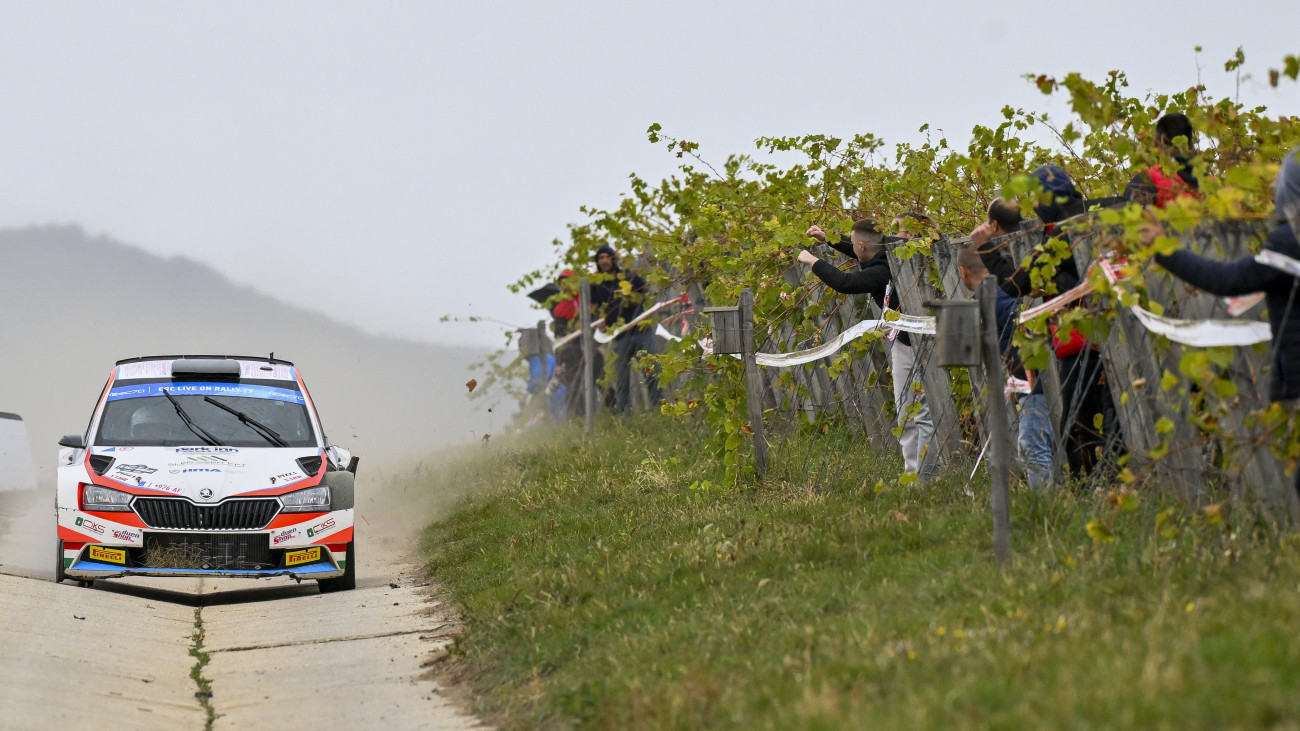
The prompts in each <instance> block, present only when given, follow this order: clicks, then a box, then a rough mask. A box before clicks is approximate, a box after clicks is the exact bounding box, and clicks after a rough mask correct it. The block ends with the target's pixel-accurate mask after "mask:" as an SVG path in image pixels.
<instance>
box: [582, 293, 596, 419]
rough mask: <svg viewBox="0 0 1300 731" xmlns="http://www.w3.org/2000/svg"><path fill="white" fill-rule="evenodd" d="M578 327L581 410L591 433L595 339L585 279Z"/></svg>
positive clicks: (594, 376) (593, 399) (593, 414)
mask: <svg viewBox="0 0 1300 731" xmlns="http://www.w3.org/2000/svg"><path fill="white" fill-rule="evenodd" d="M578 327H581V328H582V406H583V408H582V412H583V418H584V419H585V422H586V433H587V434H591V431H592V428H593V427H594V426H595V421H596V374H595V365H594V364H593V362H592V361H593V360H594V359H595V357H596V341H595V340H593V339H592V337H591V282H590V281H588V280H587V279H583V280H582V283H581V284H580V286H579V288H578Z"/></svg>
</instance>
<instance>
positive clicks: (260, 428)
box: [54, 355, 357, 591]
mask: <svg viewBox="0 0 1300 731" xmlns="http://www.w3.org/2000/svg"><path fill="white" fill-rule="evenodd" d="M59 444H60V445H61V446H62V447H63V449H62V450H60V452H59V469H58V474H59V478H58V495H57V508H58V511H57V512H58V534H59V535H58V562H57V568H56V573H55V576H54V580H55V581H62V580H63V579H65V578H66V579H76V580H79V581H82V582H90V581H93V580H95V579H103V578H109V577H119V576H234V577H241V576H242V577H262V576H280V575H288V576H291V577H293V578H295V579H298V580H302V579H316V580H317V581H318V582H319V585H320V589H321V591H337V590H341V589H352V588H355V587H356V575H357V574H356V571H357V569H356V554H355V549H354V547H353V544H354V540H353V522H352V521H353V503H354V480H355V476H356V465H357V459H356V458H355V457H353V456H352V455H351V454H349V453H348V452H347V451H346V450H344V449H340V448H338V447H336V446H334V445H333V444H331V443H330V441H329V440H328V439H327V438H326V437H325V431H324V430H323V429H322V427H321V424H320V419H319V418H318V417H317V415H316V409H315V408H314V407H313V406H312V401H311V396H310V395H308V393H307V387H306V386H305V385H303V382H302V377H301V376H300V375H299V374H298V370H297V369H296V368H294V366H293V364H292V363H289V362H287V361H283V360H276V359H274V358H248V357H240V356H211V355H200V356H193V355H188V356H156V357H147V358H131V359H128V360H123V361H118V363H117V367H116V368H114V369H113V373H112V374H111V375H110V376H109V378H108V383H107V384H106V385H105V386H104V391H103V393H102V394H101V395H100V397H99V403H98V404H96V406H95V411H94V413H93V414H92V415H91V417H90V425H89V426H88V427H87V429H86V432H85V434H84V435H83V434H71V435H68V436H65V437H64V438H63V439H61V440H59Z"/></svg>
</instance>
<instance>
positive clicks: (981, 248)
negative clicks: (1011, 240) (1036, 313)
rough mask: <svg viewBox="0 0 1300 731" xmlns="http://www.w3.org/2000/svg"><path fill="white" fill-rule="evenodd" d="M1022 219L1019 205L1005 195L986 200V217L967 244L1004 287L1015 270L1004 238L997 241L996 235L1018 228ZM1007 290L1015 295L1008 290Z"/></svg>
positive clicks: (1002, 234) (1013, 260) (1012, 231)
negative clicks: (988, 202) (987, 201)
mask: <svg viewBox="0 0 1300 731" xmlns="http://www.w3.org/2000/svg"><path fill="white" fill-rule="evenodd" d="M1023 220H1024V217H1023V216H1021V215H1020V206H1018V205H1016V204H1015V203H1014V202H1012V201H1008V200H1006V199H1005V198H995V199H994V200H993V202H992V203H990V204H989V207H988V217H987V219H985V221H984V223H981V224H980V225H979V226H976V227H975V230H974V231H972V232H971V234H970V245H971V246H973V247H974V251H975V252H976V253H978V254H979V257H980V260H981V261H983V262H984V267H985V268H986V269H988V270H989V272H991V273H992V274H993V276H995V277H997V278H998V287H999V288H1001V289H1004V290H1005V284H1006V282H1007V280H1009V279H1011V278H1012V277H1013V276H1015V274H1016V262H1015V258H1014V257H1013V256H1012V254H1011V251H1010V250H1009V249H1008V248H1007V246H1006V244H1005V243H1004V242H1005V240H1003V241H1001V242H999V241H997V239H1001V238H1002V237H1003V236H1007V235H1008V234H1011V233H1014V232H1016V231H1019V230H1020V222H1021V221H1023ZM995 242H996V243H995ZM1007 294H1008V296H1012V297H1014V296H1015V295H1011V293H1010V292H1008V293H1007Z"/></svg>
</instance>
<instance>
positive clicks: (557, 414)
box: [519, 335, 568, 421]
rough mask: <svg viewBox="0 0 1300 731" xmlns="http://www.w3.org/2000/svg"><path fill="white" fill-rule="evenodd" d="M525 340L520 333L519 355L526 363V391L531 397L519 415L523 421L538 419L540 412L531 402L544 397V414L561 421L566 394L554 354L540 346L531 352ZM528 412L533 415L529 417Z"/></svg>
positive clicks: (563, 416) (564, 408) (564, 413)
mask: <svg viewBox="0 0 1300 731" xmlns="http://www.w3.org/2000/svg"><path fill="white" fill-rule="evenodd" d="M527 342H528V340H527V339H525V338H524V337H522V335H521V337H520V338H519V355H520V356H521V357H522V358H523V359H524V361H525V362H526V363H527V364H528V386H527V391H528V395H529V396H531V397H532V398H531V399H530V400H529V401H530V403H528V404H526V405H525V407H524V411H523V412H522V413H521V415H520V416H521V417H522V418H524V419H525V421H537V420H540V419H541V417H542V414H541V412H540V410H539V409H537V408H536V407H534V406H533V404H534V403H536V402H537V401H539V400H543V399H544V403H545V405H546V411H545V414H546V415H547V416H549V417H550V418H551V419H552V420H554V421H563V420H564V419H565V418H566V417H567V413H566V409H567V403H568V395H567V389H566V388H565V385H564V384H563V382H561V381H560V378H559V371H558V370H557V368H556V360H555V356H554V355H552V354H550V353H547V352H545V349H543V348H540V347H539V348H537V349H536V350H535V352H533V351H532V350H531V349H530V348H529V347H528V345H527ZM539 345H540V344H539ZM530 413H532V414H534V416H531V417H530V416H529V414H530Z"/></svg>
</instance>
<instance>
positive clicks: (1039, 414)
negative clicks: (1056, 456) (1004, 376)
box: [1016, 393, 1052, 488]
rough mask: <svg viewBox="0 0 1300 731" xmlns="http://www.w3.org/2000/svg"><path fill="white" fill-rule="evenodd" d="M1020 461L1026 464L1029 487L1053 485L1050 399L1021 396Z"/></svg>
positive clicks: (1036, 394)
mask: <svg viewBox="0 0 1300 731" xmlns="http://www.w3.org/2000/svg"><path fill="white" fill-rule="evenodd" d="M1016 442H1017V445H1016V446H1018V447H1019V448H1020V461H1021V462H1023V463H1024V465H1025V472H1026V473H1027V475H1028V477H1029V486H1030V487H1034V488H1041V487H1051V485H1052V418H1051V415H1050V414H1049V413H1048V410H1047V397H1046V396H1044V395H1043V394H1041V393H1031V394H1029V395H1027V396H1025V395H1022V396H1021V397H1020V435H1019V438H1018V439H1017V440H1016Z"/></svg>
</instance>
